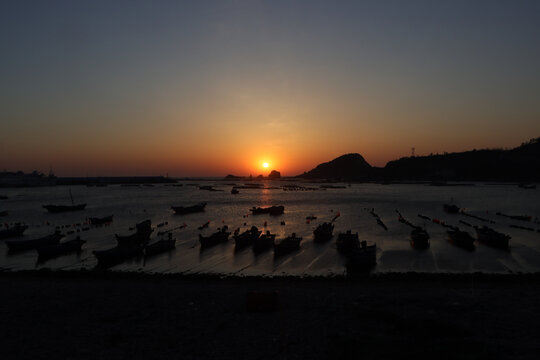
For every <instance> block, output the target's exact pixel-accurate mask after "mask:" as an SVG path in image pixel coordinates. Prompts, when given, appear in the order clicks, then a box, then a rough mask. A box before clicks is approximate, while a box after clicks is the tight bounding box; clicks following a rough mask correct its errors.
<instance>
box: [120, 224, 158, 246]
mask: <svg viewBox="0 0 540 360" xmlns="http://www.w3.org/2000/svg"><path fill="white" fill-rule="evenodd" d="M135 228H136V229H137V230H136V231H135V233H134V234H131V235H118V234H115V235H114V236H115V237H116V241H117V242H118V246H121V247H122V246H135V245H137V246H144V245H146V244H147V243H148V242H149V241H150V234H152V232H153V231H154V229H152V222H151V221H150V220H145V221H143V222H141V223H138V224H136V225H135Z"/></svg>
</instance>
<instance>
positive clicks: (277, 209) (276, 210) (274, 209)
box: [249, 205, 285, 215]
mask: <svg viewBox="0 0 540 360" xmlns="http://www.w3.org/2000/svg"><path fill="white" fill-rule="evenodd" d="M249 211H251V212H252V214H253V215H261V214H270V215H282V214H283V213H284V212H285V206H283V205H279V206H270V207H266V208H261V207H258V208H256V207H253V208H252V209H249Z"/></svg>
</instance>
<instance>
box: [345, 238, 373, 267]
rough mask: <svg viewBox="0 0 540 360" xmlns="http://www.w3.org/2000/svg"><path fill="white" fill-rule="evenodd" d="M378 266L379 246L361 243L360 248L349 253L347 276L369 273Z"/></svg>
mask: <svg viewBox="0 0 540 360" xmlns="http://www.w3.org/2000/svg"><path fill="white" fill-rule="evenodd" d="M376 264H377V244H373V245H367V242H366V241H361V242H360V246H358V247H357V248H355V249H353V250H350V251H349V252H348V253H347V263H346V268H347V274H348V275H354V274H357V273H365V272H369V270H371V269H372V268H373V267H374V266H375V265H376Z"/></svg>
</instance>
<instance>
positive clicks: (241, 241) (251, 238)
mask: <svg viewBox="0 0 540 360" xmlns="http://www.w3.org/2000/svg"><path fill="white" fill-rule="evenodd" d="M261 233H262V231H260V230H259V229H257V227H256V226H252V227H251V229H249V230H246V231H244V232H243V233H241V234H238V235H234V241H235V244H236V247H237V248H242V247H245V246H249V245H252V244H253V243H254V242H255V241H256V240H257V239H258V238H259V236H261Z"/></svg>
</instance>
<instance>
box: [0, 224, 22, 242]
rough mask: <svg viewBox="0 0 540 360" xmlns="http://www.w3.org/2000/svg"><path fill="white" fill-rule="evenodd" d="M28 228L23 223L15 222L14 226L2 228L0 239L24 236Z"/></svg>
mask: <svg viewBox="0 0 540 360" xmlns="http://www.w3.org/2000/svg"><path fill="white" fill-rule="evenodd" d="M26 229H28V226H27V225H22V224H15V225H14V226H10V227H7V228H5V229H2V230H0V239H7V238H12V237H19V236H22V234H23V232H24V231H25V230H26Z"/></svg>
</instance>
